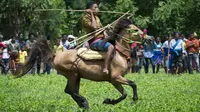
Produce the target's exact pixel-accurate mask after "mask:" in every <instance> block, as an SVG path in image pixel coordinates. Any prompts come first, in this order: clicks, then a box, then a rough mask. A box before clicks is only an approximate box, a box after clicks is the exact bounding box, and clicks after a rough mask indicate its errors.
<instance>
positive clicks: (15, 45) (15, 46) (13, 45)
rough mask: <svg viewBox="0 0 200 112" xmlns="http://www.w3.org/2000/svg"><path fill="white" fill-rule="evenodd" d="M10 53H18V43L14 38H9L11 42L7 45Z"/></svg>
mask: <svg viewBox="0 0 200 112" xmlns="http://www.w3.org/2000/svg"><path fill="white" fill-rule="evenodd" d="M8 49H9V51H10V52H19V43H17V41H16V38H15V36H11V41H10V43H8Z"/></svg>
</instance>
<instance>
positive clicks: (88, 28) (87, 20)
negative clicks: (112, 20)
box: [83, 14, 104, 43]
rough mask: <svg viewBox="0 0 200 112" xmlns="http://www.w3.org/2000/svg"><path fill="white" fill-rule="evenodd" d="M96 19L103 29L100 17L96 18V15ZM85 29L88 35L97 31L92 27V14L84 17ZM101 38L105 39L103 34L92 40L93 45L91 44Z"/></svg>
mask: <svg viewBox="0 0 200 112" xmlns="http://www.w3.org/2000/svg"><path fill="white" fill-rule="evenodd" d="M94 17H95V19H96V23H97V24H98V25H99V26H100V27H102V25H101V22H100V19H99V17H98V16H95V15H94ZM83 27H84V29H85V31H86V32H87V33H91V32H93V31H95V30H96V29H95V28H94V27H93V26H92V18H91V15H90V14H86V15H85V16H83ZM99 38H104V35H103V33H102V34H99V35H97V36H96V37H95V39H92V40H91V41H89V43H91V42H93V41H94V40H96V39H99Z"/></svg>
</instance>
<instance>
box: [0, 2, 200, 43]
mask: <svg viewBox="0 0 200 112" xmlns="http://www.w3.org/2000/svg"><path fill="white" fill-rule="evenodd" d="M88 1H90V0H39V1H36V0H2V1H1V2H0V7H1V8H0V24H1V25H0V32H2V33H3V35H4V36H5V38H9V36H10V35H16V34H18V33H20V32H21V33H23V34H24V37H27V36H28V33H29V32H34V33H36V32H39V33H41V34H43V35H45V36H47V38H52V39H54V38H58V37H59V36H60V35H61V34H62V33H67V34H73V35H75V36H78V37H79V36H81V35H83V34H84V32H83V31H82V28H81V17H82V15H83V14H84V13H80V12H63V11H45V12H42V11H40V12H38V11H34V10H35V9H85V5H86V3H87V2H88ZM96 1H97V2H98V3H100V9H101V10H104V11H121V12H126V11H128V10H130V11H131V13H133V15H134V16H133V21H134V23H135V24H136V25H137V26H139V27H140V28H141V29H144V28H147V29H148V31H149V33H150V35H154V36H161V37H163V38H164V37H165V36H166V35H168V34H172V33H173V32H174V31H181V32H184V33H186V34H188V33H190V32H193V31H195V32H198V33H199V32H200V22H199V20H200V1H199V0H96ZM119 16H120V15H117V14H106V13H101V15H100V17H101V20H102V23H103V25H106V24H109V23H111V22H112V21H114V20H115V19H116V18H118V17H119Z"/></svg>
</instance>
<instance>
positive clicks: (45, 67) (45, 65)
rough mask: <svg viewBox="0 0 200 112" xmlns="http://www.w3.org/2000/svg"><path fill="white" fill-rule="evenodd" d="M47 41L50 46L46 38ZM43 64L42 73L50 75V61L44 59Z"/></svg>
mask: <svg viewBox="0 0 200 112" xmlns="http://www.w3.org/2000/svg"><path fill="white" fill-rule="evenodd" d="M47 43H48V45H49V46H51V42H50V40H47ZM50 48H51V47H50ZM43 64H44V68H43V73H42V74H45V73H47V75H50V73H51V65H50V63H48V62H47V61H45V62H44V63H43Z"/></svg>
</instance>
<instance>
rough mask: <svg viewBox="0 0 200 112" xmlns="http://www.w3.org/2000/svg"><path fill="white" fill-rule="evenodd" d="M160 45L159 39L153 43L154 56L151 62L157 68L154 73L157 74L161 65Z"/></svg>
mask: <svg viewBox="0 0 200 112" xmlns="http://www.w3.org/2000/svg"><path fill="white" fill-rule="evenodd" d="M161 47H162V43H161V40H160V37H157V38H156V40H155V41H154V49H153V51H154V56H153V61H154V65H155V66H156V67H157V69H156V73H158V72H159V68H160V65H161V64H162V51H161Z"/></svg>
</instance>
